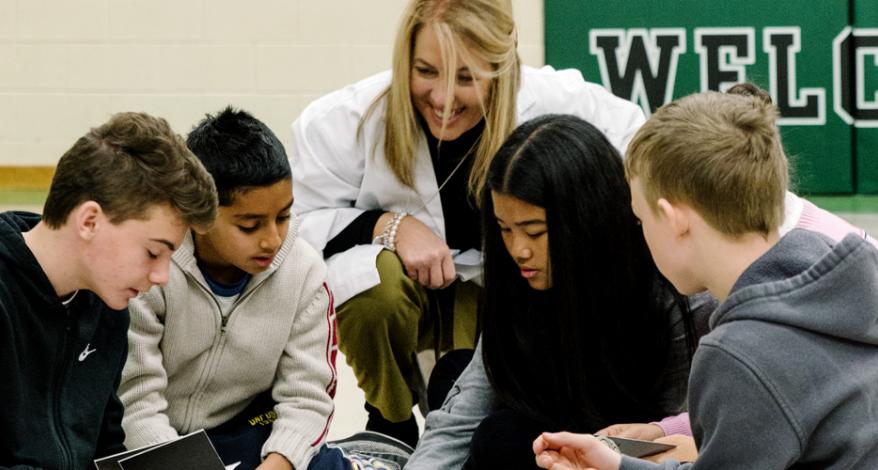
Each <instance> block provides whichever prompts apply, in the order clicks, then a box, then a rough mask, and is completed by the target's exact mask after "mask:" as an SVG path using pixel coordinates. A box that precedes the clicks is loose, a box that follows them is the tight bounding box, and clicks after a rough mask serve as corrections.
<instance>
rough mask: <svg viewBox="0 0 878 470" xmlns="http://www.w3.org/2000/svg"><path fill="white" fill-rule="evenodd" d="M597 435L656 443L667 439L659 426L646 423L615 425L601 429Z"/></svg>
mask: <svg viewBox="0 0 878 470" xmlns="http://www.w3.org/2000/svg"><path fill="white" fill-rule="evenodd" d="M595 434H603V435H604V436H610V437H624V438H626V439H640V440H641V441H654V440H656V439H658V438H660V437H665V432H664V431H663V430H662V428H661V427H659V426H658V425H657V424H644V423H627V424H614V425H612V426H608V427H605V428H604V429H601V430H600V431H598V432H596V433H595Z"/></svg>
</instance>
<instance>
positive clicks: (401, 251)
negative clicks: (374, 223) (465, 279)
mask: <svg viewBox="0 0 878 470" xmlns="http://www.w3.org/2000/svg"><path fill="white" fill-rule="evenodd" d="M382 217H383V216H382ZM379 223H381V222H380V219H379ZM396 254H397V255H399V258H400V259H401V260H402V264H403V266H405V271H406V274H408V276H409V277H410V278H412V279H414V280H415V281H417V282H418V283H419V284H421V285H422V286H424V287H426V288H428V289H444V288H446V287H448V286H449V285H450V284H451V283H452V282H454V277H455V276H456V274H457V273H456V272H455V269H454V260H453V259H452V258H451V250H450V249H449V248H448V245H446V244H445V242H444V241H443V240H442V239H441V238H439V237H438V236H437V235H436V234H435V233H433V231H432V230H430V229H429V228H428V227H427V226H426V225H424V223H423V222H421V221H420V220H418V219H416V218H415V217H413V216H407V217H404V218H403V219H402V221H401V222H400V223H399V228H398V229H397V232H396Z"/></svg>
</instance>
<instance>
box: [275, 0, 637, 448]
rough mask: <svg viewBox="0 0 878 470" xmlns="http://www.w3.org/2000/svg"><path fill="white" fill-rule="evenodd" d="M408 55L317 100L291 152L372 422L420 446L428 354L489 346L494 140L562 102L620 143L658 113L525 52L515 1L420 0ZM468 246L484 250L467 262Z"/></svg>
mask: <svg viewBox="0 0 878 470" xmlns="http://www.w3.org/2000/svg"><path fill="white" fill-rule="evenodd" d="M393 64H394V65H393V70H390V71H387V72H384V73H381V74H378V75H375V76H372V77H369V78H366V79H364V80H362V81H360V82H357V83H355V84H353V85H350V86H347V87H345V88H343V89H341V90H338V91H335V92H333V93H330V94H329V95H326V96H324V97H322V98H320V99H318V100H316V101H315V102H313V103H311V104H310V105H309V106H308V107H307V108H306V109H305V110H304V111H303V112H302V115H301V116H300V117H299V118H298V119H297V120H296V121H295V122H294V123H293V125H292V130H293V148H292V155H291V160H292V163H293V175H294V176H293V178H294V180H295V181H294V184H293V187H294V188H295V189H294V191H295V206H294V209H295V210H296V211H297V212H298V213H299V214H300V215H302V216H303V225H302V234H303V236H304V237H305V239H306V240H308V241H310V242H311V243H312V244H313V245H314V246H315V247H316V248H318V249H322V250H323V254H324V256H325V257H326V258H327V259H328V264H329V269H330V285H331V287H332V288H333V290H334V292H335V301H336V305H337V306H338V322H339V335H340V338H339V341H340V347H341V349H342V352H344V354H345V356H346V357H347V360H348V363H349V364H350V365H351V367H352V368H353V370H354V373H355V374H356V376H357V380H358V382H359V386H360V388H362V389H363V391H364V392H365V395H366V401H367V403H366V408H367V410H368V411H369V422H368V423H367V429H371V430H375V431H380V432H384V433H386V434H389V435H391V436H394V437H397V438H400V439H401V440H403V441H405V442H408V443H410V444H412V445H413V444H414V443H415V442H416V441H417V426H416V424H415V421H414V419H413V417H412V407H413V405H414V404H415V403H416V402H417V401H418V400H420V402H421V404H422V406H423V405H424V404H425V402H426V400H425V399H424V398H423V394H422V392H423V378H422V377H421V373H420V369H419V367H418V363H417V359H416V354H417V352H419V351H423V350H431V349H432V350H434V351H436V352H437V354H439V353H442V352H445V351H448V350H451V349H457V348H472V347H473V345H474V341H475V337H476V304H477V301H476V299H477V297H478V294H479V288H478V287H477V286H476V284H475V283H474V282H472V281H469V282H464V281H463V279H467V278H469V274H471V273H467V272H462V271H461V269H459V268H460V267H461V266H463V265H469V266H468V267H469V268H470V270H472V269H475V271H476V272H478V266H477V264H478V261H479V256H478V254H477V253H475V252H473V251H469V253H467V251H468V250H478V249H479V248H480V246H481V230H480V215H479V209H478V207H479V202H480V201H478V198H477V197H476V196H475V195H478V194H480V192H481V189H482V187H483V185H484V181H485V175H486V173H487V168H488V166H489V164H490V162H491V158H492V156H493V155H494V153H495V152H496V151H497V149H499V147H500V145H501V144H502V143H503V141H504V140H505V138H506V137H507V136H508V135H509V134H510V133H511V132H512V130H513V129H514V128H515V126H516V125H517V124H518V123H520V122H523V121H526V120H528V119H531V118H533V117H536V116H540V115H543V114H547V113H566V114H574V115H577V116H579V117H581V118H583V119H585V120H587V121H589V122H590V123H592V124H593V125H594V126H595V127H597V128H598V129H599V130H601V131H602V132H603V133H604V134H605V135H606V136H607V138H608V139H609V140H610V142H611V143H612V144H613V145H614V146H615V147H617V148H618V149H619V150H623V149H624V146H625V145H626V144H627V142H628V141H629V140H630V138H631V136H632V135H633V133H634V132H635V131H636V130H637V128H638V127H639V126H640V125H641V124H642V123H643V120H644V118H643V114H642V112H641V111H640V109H639V108H638V107H636V106H635V105H633V104H632V103H629V102H627V101H624V100H622V99H619V98H616V97H615V96H613V95H612V94H610V93H609V92H607V91H606V90H604V89H603V88H602V87H600V86H598V85H595V84H591V83H587V82H585V81H584V80H583V78H582V75H581V74H580V73H579V72H578V71H574V70H564V71H556V70H554V69H552V68H550V67H544V68H542V69H534V68H530V67H525V66H522V65H521V62H520V59H519V56H518V52H517V50H516V29H515V24H514V21H513V16H512V7H511V3H510V1H509V0H444V1H441V0H412V1H411V2H410V3H409V5H408V7H407V10H406V12H405V13H404V15H403V20H402V24H401V25H400V28H399V31H398V34H397V38H396V43H395V47H394V54H393ZM456 253H464V257H466V256H469V257H470V260H469V261H465V260H463V259H460V258H458V260H457V261H458V265H457V266H456V265H455V258H454V255H455V254H456ZM473 255H474V256H473ZM473 260H475V264H476V266H475V267H473V266H472V264H473ZM458 277H460V278H461V280H456V279H458Z"/></svg>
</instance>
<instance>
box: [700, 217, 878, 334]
mask: <svg viewBox="0 0 878 470" xmlns="http://www.w3.org/2000/svg"><path fill="white" fill-rule="evenodd" d="M876 292H878V251H876V250H875V248H874V247H873V246H872V245H871V244H870V243H869V242H868V241H866V240H865V239H864V238H863V237H861V236H857V235H848V236H847V237H845V238H844V239H843V240H842V241H841V242H839V243H837V244H835V245H833V242H832V241H831V240H830V239H828V238H826V237H824V236H822V235H820V234H818V233H816V232H811V231H807V230H793V231H792V232H790V233H789V234H787V235H786V236H784V237H782V238H781V239H780V241H778V242H777V243H776V244H775V245H774V246H773V247H772V248H771V249H770V250H768V252H766V253H765V254H764V255H762V256H761V257H760V258H759V259H757V260H756V261H755V262H754V263H753V264H752V265H750V267H748V268H747V269H746V270H745V271H744V273H742V274H741V277H740V278H739V279H738V280H737V282H736V283H735V285H734V286H733V287H732V291H731V293H730V295H729V297H728V298H727V299H726V301H725V302H724V303H723V304H722V305H720V307H719V308H718V309H717V310H716V311H715V312H714V313H713V314H712V315H711V318H710V328H711V329H714V328H716V327H717V326H719V325H722V324H726V323H729V322H733V321H740V320H758V321H763V322H770V323H777V324H783V325H788V326H791V327H795V328H799V329H802V330H807V331H810V332H814V333H818V334H821V335H827V336H831V337H835V338H838V339H841V340H846V341H854V342H858V343H864V344H870V345H878V295H875V293H876Z"/></svg>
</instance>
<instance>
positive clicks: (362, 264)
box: [290, 67, 644, 305]
mask: <svg viewBox="0 0 878 470" xmlns="http://www.w3.org/2000/svg"><path fill="white" fill-rule="evenodd" d="M390 78H391V74H390V72H389V71H387V72H383V73H380V74H378V75H374V76H372V77H369V78H366V79H364V80H362V81H359V82H357V83H354V84H353V85H349V86H347V87H345V88H342V89H340V90H337V91H334V92H332V93H330V94H328V95H326V96H323V97H321V98H319V99H317V100H316V101H314V102H313V103H311V104H310V105H308V107H307V108H305V110H304V111H303V112H302V114H301V116H299V118H298V119H296V120H295V121H294V122H293V124H292V131H293V142H292V144H293V145H292V152H291V155H290V161H291V163H292V169H293V193H294V195H295V202H294V205H293V208H294V210H295V211H296V212H297V213H298V214H299V215H300V216H301V217H302V231H301V236H302V237H303V238H304V239H305V240H307V241H308V242H309V243H311V244H312V245H313V246H314V247H315V248H317V249H318V250H322V249H323V248H324V247H325V246H326V243H327V242H328V241H329V240H331V239H332V238H333V237H335V236H336V235H338V234H339V233H340V232H341V231H342V230H343V229H344V228H345V227H347V226H348V225H349V224H350V223H351V222H352V221H353V220H354V219H356V218H357V216H359V215H360V214H361V213H363V211H365V210H369V209H379V208H380V209H384V210H387V211H406V212H408V213H410V214H412V215H413V216H414V217H416V218H417V219H418V220H420V221H421V222H423V223H424V224H426V225H427V227H430V229H431V230H433V231H434V232H435V233H436V234H438V235H439V236H440V237H442V238H443V239H444V238H445V219H444V216H443V214H442V203H441V200H440V198H439V195H438V184H437V182H436V176H435V173H434V171H433V163H432V161H431V159H430V152H429V150H428V148H427V139H426V137H425V136H424V135H421V137H420V138H419V139H418V144H417V155H416V156H415V174H414V176H415V187H416V188H417V191H415V190H413V189H411V188H409V187H407V186H404V185H403V184H402V183H400V182H399V180H397V179H396V176H395V175H394V173H393V171H392V170H391V169H390V167H389V166H388V165H387V162H386V161H385V159H384V105H383V102H382V103H381V104H379V106H378V108H377V109H376V110H375V112H373V113H372V114H371V115H370V116H369V118H368V119H367V120H366V121H365V122H364V123H363V127H362V129H361V132H360V134H359V137H358V135H357V127H358V125H359V123H360V120H361V118H362V116H363V115H364V114H365V112H366V110H367V109H368V108H369V106H370V105H371V104H372V102H373V101H374V100H375V97H377V96H378V95H379V94H380V93H381V92H382V91H383V90H384V89H386V88H387V86H388V85H389V84H390ZM517 113H518V122H519V123H521V122H524V121H527V120H529V119H532V118H535V117H537V116H540V115H543V114H548V113H566V114H574V115H576V116H579V117H581V118H583V119H585V120H586V121H588V122H590V123H592V124H593V125H594V126H595V127H597V128H598V129H600V130H601V131H603V132H604V134H605V135H606V136H607V137H608V139H609V140H610V142H611V143H612V144H613V145H614V146H616V148H617V149H619V150H620V152H621V151H624V148H625V147H626V146H627V145H628V142H629V141H630V140H631V137H632V136H633V135H634V132H635V131H636V130H637V129H638V128H639V127H640V126H641V125H642V124H643V122H644V116H643V112H642V111H641V110H640V108H639V107H637V106H636V105H634V104H633V103H631V102H628V101H625V100H622V99H620V98H617V97H616V96H614V95H612V94H611V93H610V92H608V91H607V90H605V89H604V88H603V87H601V86H599V85H595V84H593V83H588V82H586V81H585V80H583V78H582V74H581V73H580V72H579V71H578V70H559V71H556V70H554V69H553V68H551V67H543V68H541V69H534V68H531V67H523V68H522V75H521V89H520V90H519V92H518V103H517ZM381 248H382V247H381V246H379V245H358V246H355V247H353V248H351V249H349V250H347V251H345V252H342V253H338V254H336V255H334V256H333V257H332V258H330V259H329V260H328V262H327V264H328V265H329V284H330V286H331V287H332V289H333V292H334V296H335V301H336V305H340V304H342V303H344V302H345V301H346V300H348V299H350V298H351V297H353V296H355V295H357V294H359V293H360V292H363V291H365V290H367V289H369V288H371V287H374V286H376V285H377V284H378V283H379V282H380V279H379V277H378V270H377V268H376V266H375V258H376V256H377V255H378V253H379V252H380V251H381ZM451 248H452V249H453V248H455V247H451Z"/></svg>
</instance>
